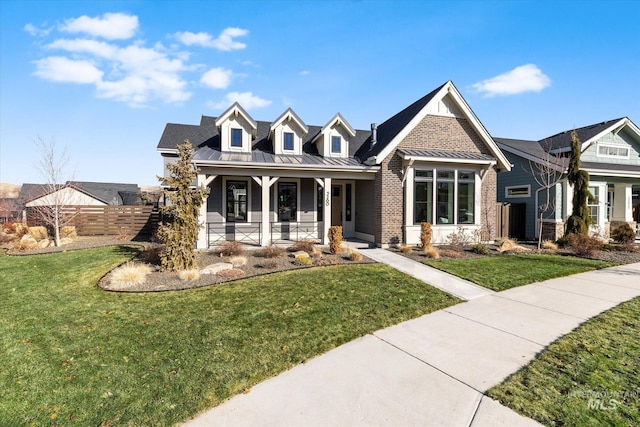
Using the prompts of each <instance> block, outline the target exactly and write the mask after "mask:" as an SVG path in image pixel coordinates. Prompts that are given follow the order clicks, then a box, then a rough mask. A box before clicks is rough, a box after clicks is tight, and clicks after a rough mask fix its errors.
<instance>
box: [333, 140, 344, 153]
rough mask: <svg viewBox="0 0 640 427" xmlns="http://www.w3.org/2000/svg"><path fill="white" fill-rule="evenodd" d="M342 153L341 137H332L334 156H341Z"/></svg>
mask: <svg viewBox="0 0 640 427" xmlns="http://www.w3.org/2000/svg"><path fill="white" fill-rule="evenodd" d="M341 151H342V138H340V137H339V136H332V137H331V152H332V153H334V154H340V152H341Z"/></svg>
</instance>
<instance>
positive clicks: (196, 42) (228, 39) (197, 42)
mask: <svg viewBox="0 0 640 427" xmlns="http://www.w3.org/2000/svg"><path fill="white" fill-rule="evenodd" d="M247 34H249V31H248V30H245V29H243V28H236V27H229V28H225V29H224V30H222V32H221V33H220V35H219V36H218V37H217V38H213V36H212V35H211V34H209V33H192V32H190V31H185V32H179V33H175V34H174V37H175V38H176V39H177V40H178V41H179V42H180V43H182V44H184V45H186V46H201V47H211V48H214V49H218V50H222V51H225V52H228V51H231V50H239V49H244V48H245V47H247V45H246V44H245V43H242V42H239V41H236V40H234V39H235V38H236V37H243V36H246V35H247Z"/></svg>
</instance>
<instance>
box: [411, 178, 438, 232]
mask: <svg viewBox="0 0 640 427" xmlns="http://www.w3.org/2000/svg"><path fill="white" fill-rule="evenodd" d="M414 194H415V197H416V200H415V203H414V205H413V206H414V214H413V218H414V222H415V223H416V224H419V223H421V222H430V223H433V171H425V170H416V174H415V184H414Z"/></svg>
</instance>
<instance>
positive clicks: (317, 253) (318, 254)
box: [310, 246, 322, 258]
mask: <svg viewBox="0 0 640 427" xmlns="http://www.w3.org/2000/svg"><path fill="white" fill-rule="evenodd" d="M310 255H311V256H312V257H313V258H321V257H322V251H321V250H320V249H318V248H317V247H315V246H314V247H313V251H312V252H311V254H310Z"/></svg>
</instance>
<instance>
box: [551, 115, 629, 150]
mask: <svg viewBox="0 0 640 427" xmlns="http://www.w3.org/2000/svg"><path fill="white" fill-rule="evenodd" d="M622 119H624V117H621V118H619V119H615V120H607V121H606V122H602V123H596V124H593V125H589V126H584V127H581V128H577V129H575V131H576V133H577V134H578V139H580V142H585V141H588V140H590V139H591V138H593V137H594V136H596V135H597V134H599V133H600V132H603V131H604V130H606V129H607V128H609V127H611V126H612V125H613V124H615V123H616V122H619V121H620V120H622ZM571 132H573V129H570V130H565V131H564V132H560V133H557V134H555V135H552V136H550V137H548V138H544V139H541V140H540V141H538V142H539V143H540V144H541V145H542V146H543V147H544V148H545V149H547V150H557V149H562V148H570V147H571Z"/></svg>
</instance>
